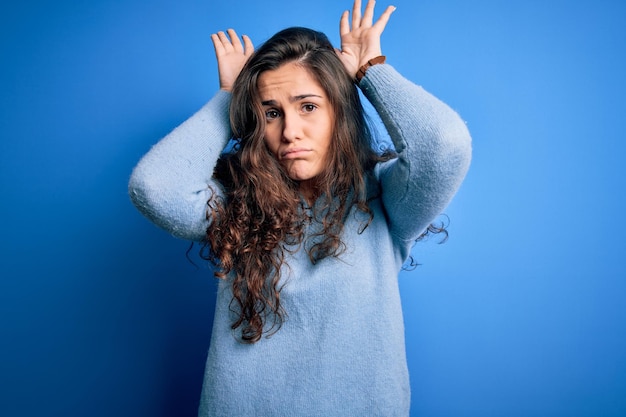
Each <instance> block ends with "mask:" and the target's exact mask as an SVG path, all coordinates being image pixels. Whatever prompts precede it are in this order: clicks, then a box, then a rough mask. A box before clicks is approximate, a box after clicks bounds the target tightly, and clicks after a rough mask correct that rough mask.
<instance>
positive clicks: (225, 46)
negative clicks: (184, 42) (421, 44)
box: [211, 0, 396, 197]
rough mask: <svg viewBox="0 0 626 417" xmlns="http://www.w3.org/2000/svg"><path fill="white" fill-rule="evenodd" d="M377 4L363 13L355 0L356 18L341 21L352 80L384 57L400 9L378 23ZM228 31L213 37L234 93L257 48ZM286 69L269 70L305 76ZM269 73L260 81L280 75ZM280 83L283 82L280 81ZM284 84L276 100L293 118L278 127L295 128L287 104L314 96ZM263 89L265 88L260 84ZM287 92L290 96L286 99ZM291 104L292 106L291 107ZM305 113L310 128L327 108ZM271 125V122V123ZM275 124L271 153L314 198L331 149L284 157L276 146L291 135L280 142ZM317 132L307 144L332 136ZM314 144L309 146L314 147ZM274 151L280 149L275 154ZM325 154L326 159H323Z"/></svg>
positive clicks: (346, 15)
mask: <svg viewBox="0 0 626 417" xmlns="http://www.w3.org/2000/svg"><path fill="white" fill-rule="evenodd" d="M375 3H376V2H375V1H374V0H369V1H368V2H367V5H366V6H365V10H364V11H363V13H361V0H355V1H354V4H353V6H352V19H350V11H349V10H346V11H345V12H343V14H342V15H341V19H340V22H339V34H340V36H341V49H337V50H336V52H337V55H338V56H339V59H340V60H341V62H342V63H343V65H344V67H345V68H346V70H347V71H348V73H349V74H351V75H352V77H355V76H356V73H357V72H358V70H359V68H360V67H361V66H363V65H364V64H366V63H367V61H369V60H370V59H372V58H375V57H377V56H380V55H382V50H381V46H380V36H381V34H382V33H383V30H384V29H385V26H386V25H387V22H388V21H389V18H390V17H391V14H392V13H393V12H394V11H395V10H396V8H395V7H394V6H388V7H387V8H386V9H385V11H384V12H383V13H382V14H381V15H380V17H379V18H378V20H377V21H376V22H374V5H375ZM226 32H227V33H225V32H218V33H215V34H212V35H211V40H212V42H213V47H214V48H215V56H216V57H217V66H218V72H219V80H220V89H222V90H225V91H231V89H232V86H233V83H234V82H235V79H236V78H237V75H239V72H241V69H242V68H243V66H244V64H245V63H246V61H247V60H248V58H249V57H250V56H251V55H252V53H253V52H254V46H253V44H252V41H251V40H250V38H249V37H248V36H246V35H243V36H242V37H241V39H239V37H238V36H237V33H236V32H235V31H234V30H233V29H228V30H227V31H226ZM284 67H287V65H284V66H282V67H280V68H278V69H277V70H274V71H266V73H270V72H277V71H278V72H280V71H281V70H284V71H282V76H288V74H289V73H291V76H293V77H302V76H303V74H301V73H300V72H298V71H295V70H294V71H290V72H288V71H286V70H285V68H284ZM266 73H263V74H261V75H260V77H259V78H260V79H263V78H265V79H266V82H267V81H268V79H269V81H272V77H273V76H276V74H274V75H273V76H269V77H268V76H266ZM264 76H265V77H264ZM276 81H280V80H278V79H277V80H276ZM280 83H281V85H282V87H281V88H284V89H285V91H283V92H282V93H281V95H280V97H279V96H278V95H277V96H276V97H277V98H280V99H281V106H284V108H287V109H288V110H289V111H284V114H287V115H288V116H289V117H288V118H287V117H284V119H281V120H282V121H279V122H278V124H280V125H282V124H284V125H285V126H286V127H288V128H291V125H292V123H291V121H292V120H297V119H296V118H294V117H292V116H291V111H292V110H293V109H294V106H293V105H292V104H293V103H287V102H289V97H290V96H291V97H292V98H293V97H297V96H299V95H302V94H304V93H310V91H304V90H303V92H298V91H295V90H294V91H289V92H288V93H287V89H288V87H287V86H288V84H290V83H291V84H293V83H294V80H291V81H289V80H287V79H283V80H282V81H280ZM315 84H317V83H315ZM308 85H311V84H307V86H308ZM259 86H261V85H260V83H259ZM317 87H319V85H317ZM310 88H313V86H312V85H311V87H310ZM283 93H284V94H287V95H286V96H283V95H282V94H283ZM268 97H269V96H268ZM266 98H267V97H266ZM262 99H263V98H262ZM263 100H265V99H263ZM285 100H286V101H285ZM287 104H289V106H288V105H287ZM309 109H311V108H309ZM302 110H303V108H302V107H299V110H298V111H299V112H300V113H301V114H300V116H301V117H300V118H301V119H302V123H303V126H306V123H305V122H304V120H307V117H311V115H313V114H314V115H315V116H314V117H317V114H318V113H323V112H324V111H325V108H324V110H322V111H321V112H319V110H315V111H312V112H311V113H310V114H309V113H306V114H307V117H305V116H304V114H305V113H303V112H302ZM294 111H295V110H294ZM279 113H280V112H279ZM331 117H332V116H331ZM285 120H287V122H285ZM268 122H270V121H269V120H268ZM274 125H275V123H274V120H272V121H271V123H268V127H270V126H271V127H270V128H269V129H266V138H265V141H266V143H267V145H268V146H269V147H270V150H272V152H273V153H274V155H276V157H277V158H278V159H279V161H281V164H283V166H285V168H286V169H287V170H288V172H289V175H290V177H291V178H293V179H297V180H300V187H301V192H302V193H303V195H304V196H305V197H310V196H311V191H313V190H314V181H311V180H312V178H314V176H315V175H317V174H319V172H320V171H321V170H319V169H318V168H319V164H320V163H322V164H323V162H324V161H325V154H326V152H327V150H328V149H327V147H326V150H325V151H323V150H321V149H318V148H317V145H316V150H315V151H313V150H311V153H310V154H309V155H307V156H306V158H305V157H304V156H305V155H304V154H303V155H300V156H302V158H286V157H284V156H281V153H280V152H281V151H280V146H284V145H278V146H277V145H276V143H278V142H282V141H287V139H286V137H287V136H289V133H286V134H285V133H284V132H285V129H284V128H283V134H282V136H285V138H283V139H280V140H278V139H276V138H277V137H278V134H277V133H275V132H274ZM324 126H325V125H324ZM302 129H304V127H302ZM317 129H319V130H320V132H319V133H315V134H314V133H311V132H310V131H309V130H308V128H307V130H306V134H305V130H302V132H301V135H304V137H305V138H306V140H307V141H311V142H310V143H311V144H312V143H313V142H315V143H317V144H321V143H324V142H323V140H322V138H323V137H325V135H327V134H328V133H327V132H326V131H325V130H323V129H322V127H320V126H318V127H317ZM324 129H325V127H324ZM277 130H278V129H277ZM268 134H269V136H268ZM307 143H309V142H307ZM328 143H330V134H328ZM311 144H310V145H306V146H312V145H311ZM326 146H327V145H326ZM274 149H277V150H276V151H274ZM322 154H323V155H324V156H322ZM281 158H282V159H281ZM314 174H315V175H314ZM292 175H293V176H292Z"/></svg>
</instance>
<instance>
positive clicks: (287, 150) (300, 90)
mask: <svg viewBox="0 0 626 417" xmlns="http://www.w3.org/2000/svg"><path fill="white" fill-rule="evenodd" d="M258 87H259V94H260V95H261V103H262V104H263V110H264V112H265V119H266V125H265V137H264V139H265V144H266V145H267V147H268V148H269V150H270V151H271V152H272V154H274V156H275V157H276V159H277V160H278V161H279V162H280V164H281V165H282V166H283V167H284V168H285V170H286V171H287V174H288V175H289V177H290V178H291V179H293V180H295V181H298V182H299V185H300V192H301V193H302V194H303V196H304V197H305V198H306V199H308V200H312V199H313V198H314V196H315V188H316V187H315V179H316V177H317V176H318V175H319V174H320V173H321V172H322V171H323V170H324V167H325V166H326V165H327V163H326V161H327V156H328V149H329V147H330V141H331V137H332V129H333V126H334V115H333V108H332V106H331V104H330V102H329V101H328V98H327V94H326V92H325V91H324V89H323V88H322V86H321V85H320V84H319V83H318V82H317V81H316V80H315V79H314V78H313V77H312V76H311V74H310V73H309V72H308V71H307V70H306V69H304V68H303V67H301V66H299V65H297V64H295V63H288V64H285V65H282V66H280V67H279V68H277V69H275V70H271V71H265V72H263V73H261V75H260V76H259V80H258Z"/></svg>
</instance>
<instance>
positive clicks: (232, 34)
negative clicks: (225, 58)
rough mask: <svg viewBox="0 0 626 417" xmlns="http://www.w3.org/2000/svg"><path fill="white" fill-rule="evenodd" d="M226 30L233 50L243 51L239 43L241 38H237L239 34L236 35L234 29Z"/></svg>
mask: <svg viewBox="0 0 626 417" xmlns="http://www.w3.org/2000/svg"><path fill="white" fill-rule="evenodd" d="M227 32H228V36H229V37H230V43H231V44H232V45H233V48H235V51H237V52H243V45H241V40H240V39H239V36H237V32H235V29H228V30H227Z"/></svg>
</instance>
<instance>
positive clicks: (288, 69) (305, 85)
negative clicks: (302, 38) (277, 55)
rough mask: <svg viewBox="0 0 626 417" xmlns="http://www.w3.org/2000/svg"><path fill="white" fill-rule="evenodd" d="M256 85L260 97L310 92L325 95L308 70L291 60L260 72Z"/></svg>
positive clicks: (293, 95)
mask: <svg viewBox="0 0 626 417" xmlns="http://www.w3.org/2000/svg"><path fill="white" fill-rule="evenodd" d="M257 87H258V89H259V93H260V95H261V97H262V98H268V97H270V96H274V95H289V96H292V97H295V96H299V95H302V94H312V93H315V94H317V95H320V96H326V94H325V91H324V89H323V88H322V86H321V85H320V83H319V82H317V80H316V79H315V77H313V75H312V74H311V73H310V71H309V70H307V69H306V68H304V67H302V66H301V65H297V64H295V63H293V62H290V63H287V64H283V65H281V66H280V67H278V68H276V69H273V70H268V71H264V72H262V73H261V74H260V75H259V78H258V81H257Z"/></svg>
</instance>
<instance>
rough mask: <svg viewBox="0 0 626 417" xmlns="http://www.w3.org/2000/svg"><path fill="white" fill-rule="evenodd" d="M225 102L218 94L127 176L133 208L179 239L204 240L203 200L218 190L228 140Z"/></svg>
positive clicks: (227, 99)
mask: <svg viewBox="0 0 626 417" xmlns="http://www.w3.org/2000/svg"><path fill="white" fill-rule="evenodd" d="M229 104H230V94H229V93H226V92H223V91H220V92H218V93H217V94H216V95H215V96H214V97H213V98H212V99H211V100H210V101H209V102H208V103H207V104H206V105H204V106H203V107H202V108H201V109H200V110H199V111H198V112H197V113H196V114H194V115H193V116H191V117H190V118H189V119H187V120H186V121H185V122H183V123H182V124H181V125H180V126H178V127H177V128H176V129H174V130H173V131H172V132H171V133H170V134H168V135H167V136H166V137H165V138H163V139H162V140H161V141H159V142H158V143H157V144H156V145H154V146H153V147H152V149H151V150H150V151H149V152H148V153H147V154H146V155H145V156H144V157H143V158H142V159H141V160H140V161H139V163H138V164H137V166H136V167H135V169H134V170H133V173H132V175H131V178H130V182H129V194H130V198H131V200H132V201H133V203H134V204H135V206H137V208H138V209H139V211H141V212H142V213H143V214H144V215H145V216H146V217H147V218H148V219H150V220H151V221H152V222H154V223H155V224H157V225H158V226H160V227H162V228H163V229H165V230H167V231H168V232H170V233H171V234H173V235H175V236H177V237H181V238H184V239H190V240H201V239H202V238H203V237H204V234H205V231H206V227H207V226H208V222H207V220H206V209H207V205H206V204H207V201H208V200H209V199H210V198H211V195H212V193H213V192H214V191H217V192H219V191H220V188H219V184H217V183H216V182H215V181H214V180H213V179H212V175H213V169H214V167H215V164H216V162H217V160H218V158H219V156H220V153H221V152H222V150H223V148H224V146H225V145H226V143H227V142H228V139H229V138H230V137H231V130H230V124H229V120H228V106H229Z"/></svg>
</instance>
